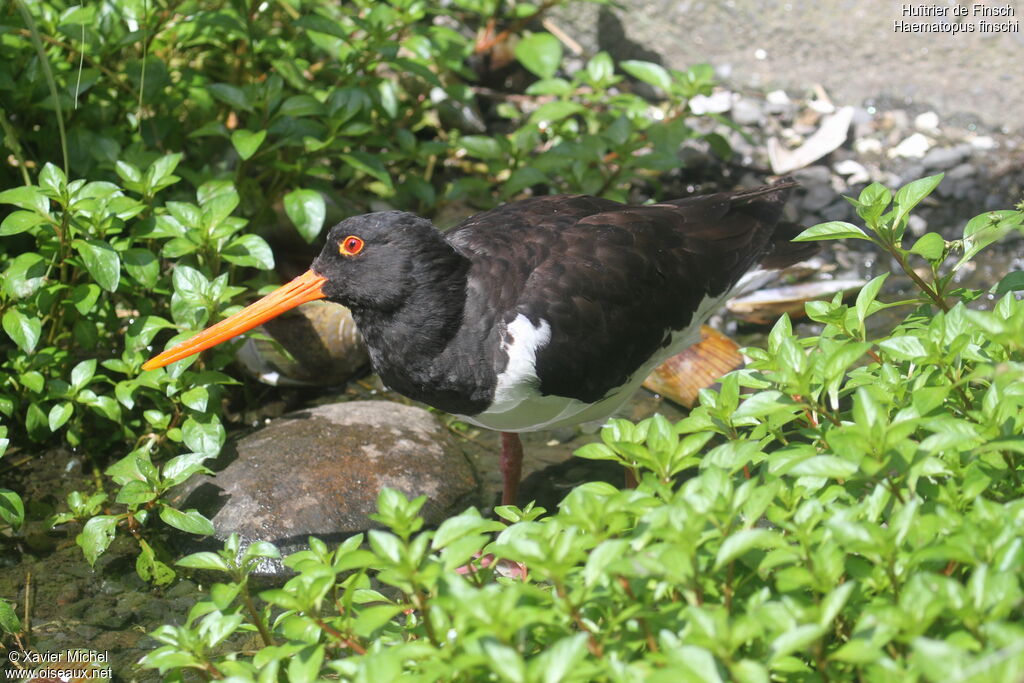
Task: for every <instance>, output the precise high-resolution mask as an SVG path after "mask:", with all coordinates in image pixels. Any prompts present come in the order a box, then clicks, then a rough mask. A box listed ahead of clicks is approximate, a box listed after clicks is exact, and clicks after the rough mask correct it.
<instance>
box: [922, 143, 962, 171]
mask: <svg viewBox="0 0 1024 683" xmlns="http://www.w3.org/2000/svg"><path fill="white" fill-rule="evenodd" d="M972 149H973V148H972V147H971V146H970V145H968V144H963V145H957V146H955V147H936V148H934V149H930V150H928V153H927V154H925V155H924V158H923V159H921V165H922V166H924V167H925V169H927V170H936V171H944V170H947V169H950V168H953V167H954V166H956V165H957V164H959V163H961V162H963V161H964V159H966V158H967V157H969V156H970V155H971V150H972Z"/></svg>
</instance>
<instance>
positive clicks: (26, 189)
mask: <svg viewBox="0 0 1024 683" xmlns="http://www.w3.org/2000/svg"><path fill="white" fill-rule="evenodd" d="M0 204H13V205H14V206H17V207H18V208H21V209H26V210H28V211H35V212H36V213H38V214H39V215H40V216H47V215H49V211H50V200H49V198H48V197H47V196H46V195H44V194H43V192H42V190H40V189H39V188H38V187H36V186H34V185H23V186H21V187H12V188H11V189H9V190H4V191H3V192H0Z"/></svg>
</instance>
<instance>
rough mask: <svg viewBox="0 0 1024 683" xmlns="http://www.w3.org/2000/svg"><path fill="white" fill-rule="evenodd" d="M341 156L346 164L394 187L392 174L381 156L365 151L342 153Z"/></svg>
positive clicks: (390, 187) (389, 186) (388, 186)
mask: <svg viewBox="0 0 1024 683" xmlns="http://www.w3.org/2000/svg"><path fill="white" fill-rule="evenodd" d="M340 156H341V160H342V161H343V162H345V164H347V165H349V166H351V167H352V168H354V169H356V170H359V171H362V172H363V173H365V174H367V175H369V176H370V177H372V178H376V179H377V180H379V181H381V182H382V183H384V185H385V186H386V187H387V188H388V189H393V188H394V186H393V184H392V182H391V174H390V173H388V169H387V167H385V166H384V164H383V163H382V162H381V160H380V158H379V157H377V156H375V155H372V154H367V153H365V152H352V153H351V154H342V155H340Z"/></svg>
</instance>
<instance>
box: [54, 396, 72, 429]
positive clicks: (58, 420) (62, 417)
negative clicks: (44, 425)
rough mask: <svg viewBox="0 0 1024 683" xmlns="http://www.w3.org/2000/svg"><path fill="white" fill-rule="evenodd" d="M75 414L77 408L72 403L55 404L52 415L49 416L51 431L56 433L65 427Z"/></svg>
mask: <svg viewBox="0 0 1024 683" xmlns="http://www.w3.org/2000/svg"><path fill="white" fill-rule="evenodd" d="M74 412H75V406H74V404H72V403H69V402H67V401H64V402H62V403H55V404H54V405H53V407H52V408H50V414H49V416H48V422H49V425H50V431H51V432H55V431H57V430H58V429H60V428H61V427H63V426H64V423H65V422H67V421H68V419H69V418H70V417H71V415H72V413H74Z"/></svg>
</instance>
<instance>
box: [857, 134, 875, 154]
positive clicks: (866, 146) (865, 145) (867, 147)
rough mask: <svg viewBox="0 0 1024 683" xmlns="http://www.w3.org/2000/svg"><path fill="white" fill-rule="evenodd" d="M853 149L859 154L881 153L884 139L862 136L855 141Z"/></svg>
mask: <svg viewBox="0 0 1024 683" xmlns="http://www.w3.org/2000/svg"><path fill="white" fill-rule="evenodd" d="M853 151H855V152H856V153H857V154H861V155H868V154H881V153H882V141H881V140H879V139H877V138H860V139H859V140H856V141H855V142H854V143H853Z"/></svg>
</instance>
